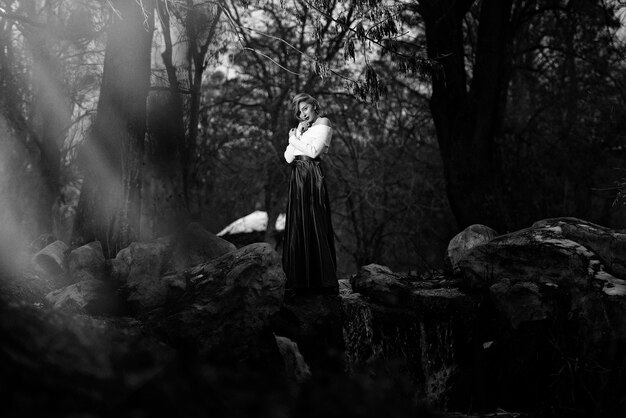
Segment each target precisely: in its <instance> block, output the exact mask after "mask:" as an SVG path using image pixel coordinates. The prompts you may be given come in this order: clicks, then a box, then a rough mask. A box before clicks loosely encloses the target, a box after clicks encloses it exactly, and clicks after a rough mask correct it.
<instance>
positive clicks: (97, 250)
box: [68, 241, 105, 283]
mask: <svg viewBox="0 0 626 418" xmlns="http://www.w3.org/2000/svg"><path fill="white" fill-rule="evenodd" d="M104 264H105V263H104V253H103V252H102V245H101V244H100V241H93V242H90V243H89V244H85V245H83V246H82V247H78V248H76V249H74V250H72V251H70V254H69V257H68V266H69V273H70V277H71V280H72V282H73V283H77V282H81V281H84V280H94V279H95V280H102V278H103V277H104Z"/></svg>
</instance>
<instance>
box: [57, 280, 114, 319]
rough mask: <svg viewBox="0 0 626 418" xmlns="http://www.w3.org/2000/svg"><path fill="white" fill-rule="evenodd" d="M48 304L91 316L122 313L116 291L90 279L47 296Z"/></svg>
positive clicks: (103, 283) (99, 281) (101, 282)
mask: <svg viewBox="0 0 626 418" xmlns="http://www.w3.org/2000/svg"><path fill="white" fill-rule="evenodd" d="M45 300H46V302H48V304H50V305H51V306H52V307H54V308H55V309H61V310H64V311H66V312H71V313H79V314H89V315H116V314H119V313H120V312H122V308H121V303H120V301H119V299H118V298H117V296H116V294H115V290H114V289H113V288H112V287H111V286H110V285H109V284H108V283H105V282H103V281H101V280H95V279H89V280H83V281H80V282H78V283H74V284H72V285H69V286H67V287H64V288H62V289H58V290H55V291H52V292H50V293H48V294H47V295H46V298H45Z"/></svg>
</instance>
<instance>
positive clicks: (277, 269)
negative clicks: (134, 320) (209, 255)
mask: <svg viewBox="0 0 626 418" xmlns="http://www.w3.org/2000/svg"><path fill="white" fill-rule="evenodd" d="M185 276H186V283H187V285H186V289H185V292H184V293H183V294H182V296H181V297H180V298H178V299H176V300H173V301H171V302H170V303H168V304H167V306H165V307H164V308H163V309H162V310H160V311H155V312H152V313H150V314H149V315H148V316H146V317H145V320H146V322H147V323H148V324H150V325H151V326H154V328H155V330H156V332H157V334H158V335H161V336H162V337H163V338H165V339H166V340H167V341H169V342H170V343H171V344H173V345H175V346H178V347H183V346H184V347H186V349H189V350H191V351H193V352H195V353H197V354H198V355H200V356H207V357H210V358H216V359H223V360H225V361H231V360H236V359H247V358H249V357H250V356H255V355H256V354H255V350H257V349H260V350H261V351H263V350H265V349H266V346H265V344H266V343H267V339H266V338H267V337H270V338H271V340H272V343H271V344H270V345H273V347H274V349H275V346H276V345H275V341H274V338H273V336H271V333H269V330H268V324H269V321H270V318H271V317H272V315H274V314H275V313H276V312H278V310H279V309H280V306H281V304H282V301H283V296H284V291H285V280H286V279H285V274H284V272H283V270H282V265H281V261H280V257H279V255H278V253H276V251H274V250H273V249H272V247H271V246H270V245H269V244H265V243H258V244H251V245H248V246H246V247H243V248H241V249H239V250H237V251H231V252H229V253H227V254H225V255H223V256H221V257H219V258H217V259H215V260H213V261H210V262H208V263H204V264H201V265H199V266H196V267H194V268H192V269H190V270H189V271H188V272H186V273H185ZM274 354H278V352H277V351H276V352H275V353H274ZM263 355H265V354H263ZM268 355H272V353H270V354H268Z"/></svg>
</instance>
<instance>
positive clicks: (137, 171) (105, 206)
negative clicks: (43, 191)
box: [74, 0, 154, 257]
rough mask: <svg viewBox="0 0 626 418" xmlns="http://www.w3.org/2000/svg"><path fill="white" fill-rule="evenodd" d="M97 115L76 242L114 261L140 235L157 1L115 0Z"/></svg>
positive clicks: (87, 150)
mask: <svg viewBox="0 0 626 418" xmlns="http://www.w3.org/2000/svg"><path fill="white" fill-rule="evenodd" d="M114 7H115V8H116V10H115V11H114V12H113V13H112V20H113V23H112V25H111V27H110V30H109V33H108V38H107V45H106V50H105V60H104V73H103V77H102V85H101V88H100V98H99V101H98V113H97V116H96V120H95V123H94V125H93V127H92V129H91V132H90V135H89V138H88V139H87V140H86V142H85V144H84V145H83V147H82V149H81V154H80V160H81V168H82V170H83V173H84V182H83V188H82V193H81V197H80V201H79V205H78V210H77V215H76V223H75V230H74V241H75V242H77V243H84V242H88V241H92V240H98V241H100V242H101V243H102V247H103V249H104V252H105V255H106V256H108V257H111V256H113V255H115V254H116V252H117V251H118V250H120V249H121V248H124V247H126V246H127V245H129V244H130V243H131V242H132V241H134V240H137V239H138V237H139V221H140V212H141V200H140V198H141V176H142V171H141V167H142V158H143V148H144V137H145V132H146V98H147V94H148V88H149V84H150V51H151V42H152V32H153V23H154V22H153V21H154V1H151V0H144V1H143V2H135V1H125V0H119V1H116V2H114Z"/></svg>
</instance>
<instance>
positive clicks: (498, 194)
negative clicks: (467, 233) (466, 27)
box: [422, 0, 512, 232]
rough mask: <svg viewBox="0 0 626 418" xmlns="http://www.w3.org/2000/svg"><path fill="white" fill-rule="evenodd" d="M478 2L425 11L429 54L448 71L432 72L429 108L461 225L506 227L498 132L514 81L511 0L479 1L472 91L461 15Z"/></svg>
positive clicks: (434, 4) (441, 3)
mask: <svg viewBox="0 0 626 418" xmlns="http://www.w3.org/2000/svg"><path fill="white" fill-rule="evenodd" d="M424 3H425V2H424ZM472 3H473V1H469V0H467V1H462V0H458V1H438V2H431V4H430V5H425V7H424V9H423V12H422V13H423V17H424V21H425V23H426V37H427V48H428V56H429V57H430V58H431V59H435V60H437V61H438V62H439V63H440V64H441V66H442V68H443V73H442V74H437V75H435V76H434V77H433V93H432V98H431V112H432V116H433V120H434V122H435V127H436V130H437V138H438V141H439V147H440V151H441V156H442V160H443V164H444V175H445V179H446V186H447V194H448V199H449V201H450V206H451V208H452V211H453V213H454V215H455V218H456V220H457V223H458V226H459V228H464V227H466V226H468V225H471V224H474V223H481V224H485V225H487V226H490V227H492V228H494V229H496V230H499V231H502V232H503V231H505V230H506V229H507V225H508V222H507V214H506V210H505V209H504V204H503V190H502V189H503V188H502V184H501V176H500V161H499V156H498V152H497V141H496V138H497V135H498V134H499V129H500V125H501V122H502V118H503V115H504V103H505V101H504V98H505V93H506V87H507V84H508V75H509V68H508V64H507V63H508V61H507V59H508V56H507V51H506V49H507V45H508V42H509V38H508V33H507V24H508V21H509V19H510V12H511V6H512V0H485V1H483V2H482V4H481V10H480V26H479V30H478V42H477V45H476V56H475V62H474V67H473V77H472V80H471V85H470V88H469V90H468V88H467V76H466V63H465V59H464V55H465V52H464V42H463V18H464V16H465V14H466V13H467V12H468V10H469V7H470V6H471V4H472Z"/></svg>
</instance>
